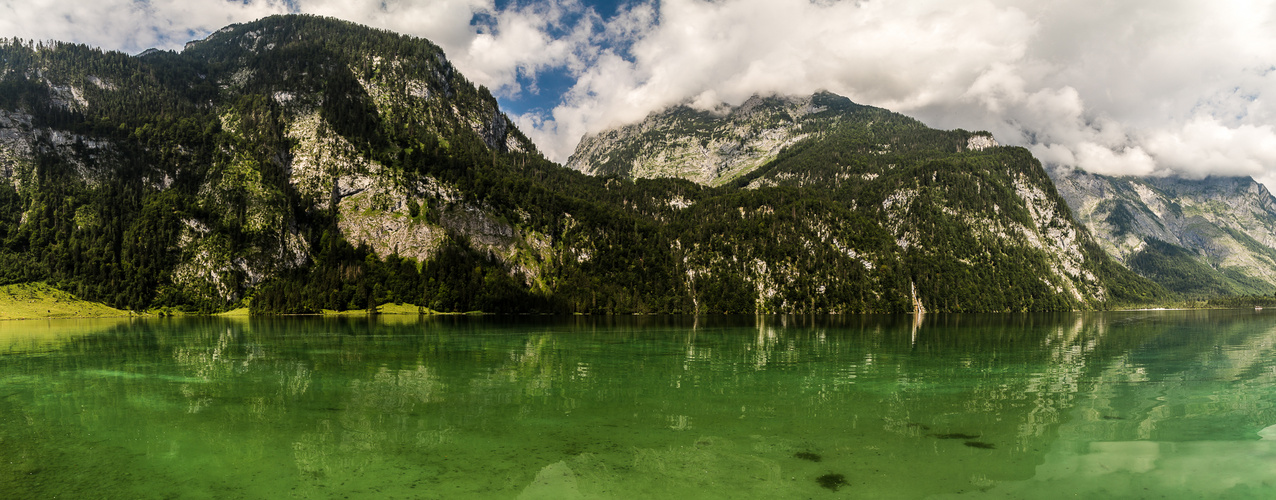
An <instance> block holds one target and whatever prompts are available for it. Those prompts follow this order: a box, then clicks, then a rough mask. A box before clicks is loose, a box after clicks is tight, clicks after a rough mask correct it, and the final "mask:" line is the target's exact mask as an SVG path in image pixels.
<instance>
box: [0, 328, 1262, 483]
mask: <svg viewBox="0 0 1276 500" xmlns="http://www.w3.org/2000/svg"><path fill="white" fill-rule="evenodd" d="M1274 382H1276V313H1273V312H1256V311H1249V310H1244V311H1239V310H1238V311H1151V312H1109V313H1076V314H1052V315H1037V314H1019V315H926V316H922V317H914V316H837V317H792V316H789V317H756V318H755V317H740V318H737V317H717V318H711V317H700V318H683V317H568V318H544V317H429V318H424V319H420V320H418V319H417V318H415V317H411V318H402V317H381V318H372V319H365V318H359V319H331V318H253V319H247V318H243V319H221V318H185V319H147V320H138V319H132V320H129V319H116V320H61V321H7V322H0V498H41V499H43V498H287V497H295V498H508V499H541V498H544V499H551V498H553V499H566V498H804V499H805V498H814V499H820V498H830V499H832V498H1107V497H1121V498H1276V384H1274Z"/></svg>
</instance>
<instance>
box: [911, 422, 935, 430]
mask: <svg viewBox="0 0 1276 500" xmlns="http://www.w3.org/2000/svg"><path fill="white" fill-rule="evenodd" d="M908 428H909V429H921V430H924V431H928V430H930V426H929V425H926V424H923V423H918V422H909V423H908Z"/></svg>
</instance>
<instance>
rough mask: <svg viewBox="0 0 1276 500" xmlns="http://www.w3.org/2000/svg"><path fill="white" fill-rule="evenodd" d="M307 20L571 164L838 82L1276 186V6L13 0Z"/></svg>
mask: <svg viewBox="0 0 1276 500" xmlns="http://www.w3.org/2000/svg"><path fill="white" fill-rule="evenodd" d="M288 12H305V13H311V14H319V15H326V16H333V17H338V18H341V19H346V20H349V21H353V22H357V23H361V24H366V25H370V26H375V27H379V28H385V29H389V30H393V31H397V32H401V33H407V34H411V35H416V36H420V37H423V38H428V39H430V40H431V41H433V42H434V43H436V44H438V45H439V46H440V47H442V48H443V49H444V51H445V52H446V53H447V55H448V58H449V60H451V61H452V63H453V64H455V65H456V66H457V68H458V69H460V70H461V71H462V73H464V74H465V75H466V76H467V77H468V78H469V79H470V80H472V81H474V82H476V83H479V84H482V85H485V86H487V87H488V88H489V89H491V90H492V91H493V93H494V94H495V95H496V96H497V98H498V100H499V101H500V102H501V105H502V108H503V109H504V110H505V111H506V112H507V113H508V114H509V115H510V117H511V118H512V119H513V120H514V121H515V122H516V123H517V124H518V125H519V127H520V128H521V129H522V130H523V131H524V132H525V133H527V135H528V136H529V137H531V138H532V139H533V141H535V142H536V144H537V145H538V147H539V148H540V149H541V150H542V151H543V152H544V153H545V154H546V156H548V157H549V158H551V159H553V160H556V161H560V162H562V161H565V160H566V159H567V157H568V156H569V155H570V154H571V153H572V150H573V149H574V148H575V146H576V144H577V142H579V140H580V138H581V137H582V136H583V135H585V134H592V133H597V132H599V131H601V130H605V129H606V128H609V127H614V126H618V125H622V124H625V123H631V122H635V121H638V120H641V119H642V118H643V117H645V116H646V115H647V114H649V113H651V112H654V111H657V110H660V109H663V108H665V107H668V106H671V105H675V104H682V103H689V104H691V105H694V106H701V107H705V108H711V107H715V106H716V105H718V104H721V103H727V104H739V103H741V102H743V101H744V100H746V99H748V98H749V97H750V96H752V95H754V94H763V95H766V94H787V95H806V94H811V93H813V92H816V91H820V90H827V91H830V92H834V93H837V94H840V95H843V96H846V97H849V98H850V99H851V100H853V101H855V102H857V103H861V104H868V105H873V106H879V107H883V108H887V109H890V110H893V111H897V112H900V113H904V114H907V115H910V116H913V117H915V118H918V119H920V120H922V121H923V122H925V123H926V124H927V125H930V126H932V127H936V128H946V129H947V128H964V129H967V130H987V131H990V132H992V133H993V135H994V136H995V137H996V139H997V140H998V141H999V142H1000V143H1002V144H1009V145H1018V146H1024V147H1027V148H1029V149H1031V150H1032V152H1033V153H1034V154H1035V155H1036V156H1037V157H1038V158H1040V159H1041V160H1042V161H1043V162H1045V163H1047V164H1049V165H1058V166H1063V167H1076V168H1082V169H1085V170H1088V171H1091V172H1095V173H1101V174H1109V175H1157V176H1164V175H1174V176H1180V177H1187V178H1201V177H1205V176H1208V175H1249V176H1253V177H1255V178H1256V179H1258V180H1259V181H1260V182H1263V183H1264V184H1266V185H1267V186H1269V188H1276V129H1274V128H1273V126H1274V124H1276V0H1252V1H1246V0H1237V1H1226V0H1216V1H1211V2H1202V1H1198V0H1157V1H1153V0H1148V1H1138V0H1069V1H1050V0H962V1H952V0H907V1H905V0H712V1H709V0H601V1H585V0H543V1H536V2H531V1H527V0H232V1H225V0H145V1H138V0H95V1H93V2H84V1H83V0H0V36H4V37H13V36H17V37H20V38H25V39H36V40H64V41H72V42H80V43H85V44H89V45H94V46H99V47H103V48H105V49H111V50H120V51H123V52H127V53H139V52H141V51H142V50H145V49H147V48H150V47H157V48H161V49H172V50H181V48H182V46H183V45H184V44H185V42H187V41H188V40H192V39H199V38H203V37H204V36H207V34H209V33H211V32H212V31H216V30H217V29H219V28H221V27H223V26H225V25H227V24H230V23H236V22H246V21H251V20H254V19H257V18H260V17H264V16H267V15H271V14H277V13H288Z"/></svg>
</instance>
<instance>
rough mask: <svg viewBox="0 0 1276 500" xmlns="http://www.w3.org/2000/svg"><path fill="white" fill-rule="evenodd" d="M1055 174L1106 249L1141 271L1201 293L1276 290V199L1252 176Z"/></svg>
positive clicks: (1168, 284) (1063, 192) (1181, 289)
mask: <svg viewBox="0 0 1276 500" xmlns="http://www.w3.org/2000/svg"><path fill="white" fill-rule="evenodd" d="M1050 173H1051V176H1052V177H1053V178H1054V180H1055V183H1056V185H1057V186H1058V189H1059V193H1060V194H1061V195H1063V197H1064V199H1066V200H1067V201H1068V205H1069V206H1070V207H1071V208H1072V210H1073V212H1074V213H1075V214H1076V216H1077V218H1078V219H1079V220H1081V221H1082V222H1083V223H1085V225H1086V227H1087V228H1089V230H1090V232H1091V233H1092V234H1094V236H1095V238H1096V239H1097V240H1098V241H1099V244H1100V245H1101V246H1102V247H1103V248H1104V249H1105V250H1107V251H1108V252H1109V253H1110V254H1112V255H1113V256H1114V257H1116V258H1117V259H1119V260H1121V261H1122V262H1124V263H1125V264H1126V265H1128V266H1130V267H1131V268H1132V269H1134V270H1135V271H1136V272H1139V273H1140V274H1142V275H1144V276H1147V277H1149V278H1152V279H1153V280H1155V281H1157V282H1159V283H1161V284H1163V285H1165V286H1166V287H1167V288H1170V289H1171V290H1174V291H1179V292H1184V293H1188V294H1193V295H1200V296H1209V295H1218V294H1264V295H1265V294H1270V293H1272V292H1273V291H1276V198H1273V197H1272V195H1271V193H1269V192H1268V191H1267V189H1266V188H1265V187H1263V185H1262V184H1259V183H1257V182H1255V181H1254V180H1253V179H1252V178H1249V177H1209V178H1206V179H1201V180H1185V179H1175V178H1151V177H1145V178H1136V177H1110V176H1103V175H1096V174H1090V173H1086V172H1084V171H1080V170H1053V171H1051V172H1050Z"/></svg>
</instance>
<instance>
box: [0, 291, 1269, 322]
mask: <svg viewBox="0 0 1276 500" xmlns="http://www.w3.org/2000/svg"><path fill="white" fill-rule="evenodd" d="M1255 306H1260V307H1267V308H1276V297H1265V296H1249V297H1219V298H1214V299H1207V300H1188V301H1182V302H1176V303H1168V304H1167V303H1162V304H1141V305H1126V306H1125V307H1120V308H1114V309H1109V311H1168V310H1210V309H1250V308H1253V307H1255ZM478 314H484V313H482V312H480V311H470V312H440V311H435V310H433V309H430V308H427V307H420V306H416V305H413V304H406V303H404V304H395V303H392V302H387V303H385V304H381V305H380V306H377V307H376V309H375V310H372V311H369V310H367V309H353V310H346V311H334V310H327V309H325V310H323V311H322V312H319V313H314V314H303V315H297V316H319V317H358V316H373V315H375V316H397V317H408V316H444V315H478ZM202 315H203V314H193V313H184V312H174V311H170V310H167V309H164V310H153V311H144V312H135V311H126V310H122V309H115V308H113V307H110V306H107V305H105V304H101V303H98V302H89V301H86V300H82V299H80V298H78V297H76V296H75V295H73V294H71V293H68V292H64V291H62V290H59V289H57V288H56V287H54V286H52V285H49V284H48V283H44V282H35V283H18V284H13V285H4V286H0V320H23V319H83V318H122V317H162V316H202ZM252 315H253V314H252V312H251V311H250V309H249V307H248V306H243V307H238V308H236V309H232V310H229V311H224V312H220V313H215V314H208V315H207V316H217V317H236V318H246V317H249V316H252Z"/></svg>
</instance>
